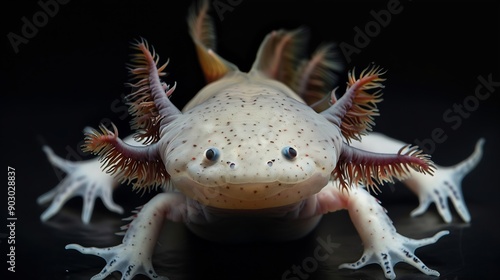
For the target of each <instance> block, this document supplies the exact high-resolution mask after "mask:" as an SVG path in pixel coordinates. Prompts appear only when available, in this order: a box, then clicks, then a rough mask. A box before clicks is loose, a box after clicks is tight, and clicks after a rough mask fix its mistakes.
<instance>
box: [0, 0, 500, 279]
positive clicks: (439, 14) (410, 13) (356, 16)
mask: <svg viewBox="0 0 500 280" xmlns="http://www.w3.org/2000/svg"><path fill="white" fill-rule="evenodd" d="M214 2H215V1H211V3H214ZM220 2H223V3H229V2H230V1H225V0H220ZM388 2H390V1H370V2H367V1H314V0H309V1H267V2H263V1H250V0H242V1H240V3H238V1H232V3H238V4H237V5H235V6H234V7H233V9H232V10H231V11H226V12H225V13H223V18H221V17H218V15H217V13H215V12H212V15H213V16H214V19H215V24H216V27H217V33H218V37H219V40H218V42H219V48H218V53H219V54H220V55H222V56H223V57H225V58H226V59H228V60H229V61H232V62H233V63H235V64H236V65H238V66H239V67H240V69H241V70H244V71H246V70H248V69H249V68H250V66H251V64H252V62H253V59H254V58H255V54H256V51H257V48H258V46H259V44H260V42H261V40H262V39H263V38H264V36H265V35H266V34H267V33H268V32H269V31H271V30H274V29H280V28H296V27H299V26H307V27H309V29H310V31H311V44H310V47H311V51H312V50H313V49H314V48H315V47H316V46H318V45H319V44H320V43H321V42H337V43H341V42H344V43H347V44H350V45H353V46H356V44H355V42H354V39H355V31H354V27H356V26H357V27H359V28H360V29H364V28H365V26H366V25H367V24H368V23H370V22H373V20H374V18H373V16H372V14H371V13H370V11H372V10H373V11H375V12H378V11H380V10H382V9H387V3H388ZM189 5H190V1H170V2H167V1H162V2H161V3H160V1H140V2H139V1H135V2H130V1H122V2H118V1H107V2H106V4H105V5H104V4H103V3H102V2H98V1H75V0H73V1H70V2H69V3H67V4H64V5H60V6H59V11H57V13H55V15H54V16H53V17H49V18H48V21H47V23H46V24H45V25H43V26H41V27H40V28H38V31H37V32H36V34H35V35H34V36H33V38H30V39H29V41H28V42H27V43H26V44H21V45H20V46H19V50H18V52H17V53H16V52H15V51H14V49H13V47H12V45H11V43H10V42H9V39H8V36H7V34H9V32H13V33H16V34H18V35H21V29H22V26H23V22H22V21H21V18H22V17H27V18H28V19H30V20H31V19H32V17H33V15H34V14H35V13H37V12H39V11H40V10H41V8H40V6H39V5H38V4H37V3H36V1H15V2H14V1H12V2H4V3H3V7H2V12H1V13H2V20H3V24H2V28H5V30H2V35H3V37H2V38H3V39H2V64H1V65H2V73H1V75H0V81H1V92H2V94H1V101H0V103H1V104H2V105H1V106H2V110H1V116H2V132H1V135H2V137H1V139H2V143H1V146H0V147H1V148H2V149H3V151H2V157H1V160H2V166H3V167H4V168H5V167H6V166H12V167H15V168H16V183H17V188H16V206H17V207H16V216H17V218H18V221H17V223H16V232H15V233H16V270H17V272H16V274H13V273H10V272H8V271H7V265H6V263H5V262H4V261H2V265H1V267H0V269H1V270H0V271H1V274H0V275H6V277H7V278H4V277H2V279H21V276H25V277H26V276H27V277H28V278H30V277H31V279H86V278H89V276H91V275H93V274H96V273H97V272H98V271H99V270H100V268H101V267H102V266H103V265H104V262H102V260H100V259H99V258H96V257H90V256H84V255H80V254H78V253H76V252H74V251H66V250H64V245H65V244H67V243H73V242H79V243H81V244H83V245H87V246H110V245H114V244H118V243H119V240H120V239H119V238H116V237H114V236H113V234H112V233H113V232H115V231H117V230H118V228H119V226H120V225H121V224H122V222H121V221H120V220H119V219H120V216H119V215H116V214H112V213H109V212H108V211H107V210H106V209H105V208H104V207H103V206H102V204H101V203H100V202H99V203H97V204H96V210H95V214H94V216H93V218H92V221H91V225H88V226H84V225H81V224H80V221H79V215H80V210H81V200H80V199H73V200H71V201H70V202H69V203H68V204H66V206H65V207H64V208H63V211H62V212H61V213H60V214H59V215H57V216H56V217H54V218H53V219H51V220H50V221H49V222H48V223H46V224H42V223H41V222H40V221H39V215H40V214H41V213H42V212H43V210H44V209H45V207H44V206H38V205H37V204H36V197H38V196H39V195H41V194H42V193H44V192H46V191H48V190H49V189H51V188H52V187H53V186H55V185H56V184H57V183H58V182H59V180H60V179H61V178H62V177H61V174H60V173H58V172H55V170H54V169H53V168H52V167H51V166H50V165H49V163H48V162H47V160H46V158H45V156H44V154H43V153H42V151H41V145H42V144H48V145H50V146H51V147H52V148H53V149H54V151H55V152H56V153H57V154H59V155H62V156H66V157H68V158H70V159H75V158H87V156H86V155H80V154H79V152H78V146H79V143H81V141H82V133H81V131H82V129H83V128H84V127H85V126H88V125H90V126H94V127H95V126H97V125H98V124H99V123H100V122H101V121H103V120H104V121H107V120H110V121H112V122H114V123H115V124H116V125H117V126H118V128H119V129H120V131H121V135H122V136H124V135H128V133H129V130H128V121H129V119H128V117H127V115H126V111H125V107H124V104H123V102H122V100H121V96H122V95H123V94H126V93H127V92H128V89H127V88H125V87H124V83H125V82H127V78H128V76H127V72H126V68H125V64H126V63H127V62H128V60H129V54H130V52H131V50H130V48H129V43H130V42H131V41H132V40H134V39H137V38H139V37H144V38H146V39H147V40H148V41H149V42H150V43H151V44H152V45H154V47H155V49H156V51H157V52H158V53H159V54H160V55H161V58H162V61H165V60H166V59H167V58H170V60H171V62H170V64H169V67H168V69H167V71H168V72H169V73H170V74H169V76H168V77H167V78H166V81H167V82H168V83H173V82H174V81H176V82H177V83H178V86H177V90H176V92H175V94H174V96H173V97H172V101H173V102H174V104H176V105H177V106H178V107H179V108H181V107H182V106H183V105H184V104H185V103H186V102H187V101H188V100H189V99H190V98H191V97H192V96H194V94H195V93H196V92H197V91H198V90H199V89H200V88H201V87H203V85H204V79H203V76H202V74H201V70H200V69H199V66H198V63H197V57H196V55H195V51H194V48H193V44H192V43H191V41H190V38H189V36H188V32H187V25H186V20H185V18H186V14H187V10H188V7H189ZM400 6H401V7H402V11H401V12H400V13H399V14H395V15H392V17H391V19H390V21H389V23H388V25H387V26H386V27H382V28H381V29H380V31H379V32H376V34H375V35H374V36H373V37H372V38H371V39H370V42H369V43H368V44H367V45H366V46H364V47H362V48H360V52H359V53H356V54H353V55H352V56H351V57H350V58H351V59H352V61H350V62H349V63H348V62H346V70H347V69H352V68H353V67H356V69H358V70H361V69H363V68H364V67H366V66H367V65H369V64H370V63H372V62H374V63H376V64H379V65H381V66H382V67H384V68H386V69H388V73H387V78H388V80H387V81H386V83H385V85H386V88H385V90H384V102H382V104H381V105H380V106H379V108H380V111H381V116H380V117H377V118H376V123H377V125H376V127H375V130H376V131H379V132H383V133H386V134H388V135H389V136H391V137H394V138H397V139H400V140H402V141H405V142H408V143H415V140H416V139H420V140H422V139H425V138H429V137H431V135H432V131H433V130H435V129H442V130H443V131H444V133H445V135H446V136H447V139H446V140H445V141H444V142H443V143H439V144H436V146H435V147H434V149H432V151H431V152H432V156H433V159H434V161H435V162H436V163H437V164H440V165H451V164H455V163H457V162H459V161H460V160H463V159H464V158H466V157H467V156H468V155H470V153H471V152H472V150H473V147H474V144H475V142H476V141H477V140H478V139H479V138H480V137H484V138H485V139H486V144H485V154H484V157H483V159H482V161H481V163H480V164H479V166H478V167H477V168H476V169H475V170H474V171H473V172H472V173H471V174H470V175H468V176H467V177H466V178H465V179H464V182H463V185H464V194H465V197H466V199H467V202H468V205H469V207H470V210H471V215H472V223H470V224H468V225H467V224H463V223H461V221H460V219H459V218H458V216H457V215H456V214H455V213H454V220H453V223H452V224H451V225H446V224H444V223H443V222H442V220H441V218H440V217H439V216H438V214H437V212H436V211H435V208H434V207H433V206H432V207H431V208H430V211H429V213H426V214H425V215H423V216H422V217H419V218H416V219H411V218H409V217H408V213H409V212H410V211H411V209H413V208H415V207H416V206H417V204H418V201H417V198H416V197H415V196H414V195H413V194H411V193H410V192H409V191H408V190H407V189H406V188H405V187H403V185H401V184H399V183H398V184H396V186H395V188H389V187H387V188H385V189H383V190H384V193H383V194H382V195H381V199H382V201H383V203H384V206H386V208H387V209H388V210H389V215H390V217H391V218H392V219H393V220H394V223H395V225H396V227H397V228H398V231H399V232H401V233H402V234H405V235H408V236H410V237H416V238H422V237H425V236H429V235H431V234H433V233H435V232H437V231H438V230H440V229H449V230H451V234H450V235H449V236H447V237H444V238H443V239H442V240H441V241H439V242H438V243H437V244H435V245H432V246H428V247H426V248H423V249H420V250H419V251H417V253H418V254H419V256H420V257H421V258H422V259H423V260H424V262H426V263H427V264H428V265H429V266H430V267H431V268H435V269H437V270H439V271H440V272H441V273H442V279H471V278H473V277H480V276H481V277H487V276H491V277H492V276H494V275H498V269H497V268H496V265H497V262H498V261H499V260H500V258H499V257H498V250H499V249H500V246H499V245H498V242H499V240H498V238H499V236H500V231H499V229H498V214H499V209H500V208H499V206H498V197H499V194H500V191H499V184H498V177H497V176H496V175H497V174H498V169H497V168H496V167H497V163H496V162H497V161H498V156H499V155H500V153H499V148H498V141H499V139H500V137H499V129H498V128H499V125H498V122H497V119H498V117H499V110H498V105H500V104H499V97H498V93H499V92H500V87H496V88H495V89H496V91H495V92H492V93H491V95H490V96H489V97H488V98H487V99H486V100H484V101H479V103H478V106H477V108H474V110H472V111H471V112H469V114H468V116H467V117H459V119H460V121H461V123H460V124H459V125H458V124H457V125H456V127H454V125H455V124H456V123H455V121H453V122H450V121H449V120H446V119H444V118H443V114H444V113H445V112H447V111H448V110H450V109H453V108H454V107H453V106H454V104H463V103H464V101H466V100H469V101H470V100H472V99H473V98H472V97H471V96H473V95H474V92H475V88H476V86H477V85H479V81H478V77H479V76H482V77H487V76H488V75H491V76H492V80H494V81H500V71H499V65H500V63H499V62H500V59H499V50H500V45H499V36H500V29H499V28H500V4H499V3H498V2H496V1H489V2H487V1H461V2H457V1H428V2H426V1H403V0H401V1H400ZM339 79H340V82H339V83H340V85H341V86H342V85H344V84H345V79H346V74H345V72H344V73H343V75H342V76H341V77H340V78H339ZM470 104H472V103H470ZM453 115H454V116H458V115H457V114H455V113H453ZM4 176H5V177H7V174H6V172H5V174H4ZM5 182H6V180H4V184H6V183H5ZM6 195H7V191H6V185H5V190H4V191H1V192H0V197H1V198H2V199H1V200H0V201H2V203H0V205H4V206H3V209H0V213H1V216H0V217H2V218H1V219H0V220H1V222H0V223H5V224H7V222H6V218H5V217H6V215H7V211H6V208H7V205H6V198H5V197H6ZM152 195H153V193H151V194H146V195H144V196H143V197H139V195H138V194H135V193H133V192H132V191H131V190H130V189H129V188H127V187H122V188H120V189H119V190H117V192H116V193H115V200H116V202H118V203H119V204H121V205H124V206H125V208H126V211H127V212H128V211H130V209H132V208H133V207H135V206H138V205H140V204H142V203H144V202H145V201H147V199H148V198H149V197H151V196H152ZM6 232H7V229H6V228H4V227H3V226H2V227H0V233H6ZM329 234H331V236H332V239H333V240H334V241H335V242H338V243H339V244H340V247H339V248H338V254H335V255H334V256H332V257H331V258H330V259H329V260H328V261H327V262H325V263H321V264H320V266H319V268H318V269H317V271H316V272H315V273H313V274H311V277H310V278H309V279H313V278H314V279H326V278H332V277H336V278H341V279H355V278H356V279H360V278H361V279H383V274H382V273H381V270H380V268H378V267H377V266H369V267H367V268H364V269H362V270H360V271H358V272H352V271H348V270H338V269H337V266H338V265H339V264H340V263H343V262H350V261H355V260H357V258H359V257H360V255H361V253H362V250H361V247H360V241H359V238H358V237H357V235H356V233H355V231H354V228H353V226H352V224H351V223H350V221H349V219H348V216H347V213H345V212H341V213H334V214H331V215H327V217H325V219H324V220H323V221H322V223H321V224H320V226H319V228H318V229H317V230H316V231H315V232H314V233H313V234H312V235H311V236H309V237H307V238H305V239H303V240H299V241H296V242H292V243H285V244H274V245H273V244H252V245H239V246H236V247H232V246H225V245H219V244H211V243H209V242H205V241H202V240H199V239H197V238H196V237H194V236H193V235H191V234H190V233H188V232H187V231H186V230H185V229H184V228H183V227H182V226H181V225H171V233H170V234H169V235H168V237H169V239H168V238H167V239H168V240H167V241H165V242H166V243H167V244H170V245H164V248H166V250H167V253H165V254H163V255H162V256H161V257H160V259H161V258H162V257H163V258H164V259H165V262H166V264H164V265H163V266H162V265H158V266H155V267H158V268H157V271H158V272H159V273H160V274H162V275H168V276H169V277H171V279H202V277H203V279H240V278H241V279H281V275H282V273H283V272H284V271H285V270H287V269H290V267H291V266H292V265H293V264H300V263H301V261H302V260H303V259H304V258H306V257H307V256H310V255H311V252H312V251H313V250H314V248H315V247H316V246H317V243H316V241H315V238H316V237H317V236H322V237H325V236H327V235H329ZM1 241H2V242H1V243H0V248H1V250H0V253H1V255H2V258H1V259H2V260H3V259H4V258H5V255H6V254H7V248H6V245H7V242H6V240H5V239H2V240H1ZM396 274H397V275H398V277H400V279H427V278H428V277H426V276H424V275H423V274H420V273H419V272H417V271H416V270H415V269H413V268H410V267H409V266H407V265H398V266H397V269H396ZM115 276H116V275H115ZM28 278H22V279H28ZM431 278H432V277H431Z"/></svg>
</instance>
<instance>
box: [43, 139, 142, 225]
mask: <svg viewBox="0 0 500 280" xmlns="http://www.w3.org/2000/svg"><path fill="white" fill-rule="evenodd" d="M125 141H126V142H127V143H128V144H131V145H141V144H140V143H138V142H136V141H135V140H133V137H131V136H129V137H127V138H126V139H125ZM42 149H43V151H44V152H45V154H46V155H47V158H48V160H49V162H50V163H51V164H52V165H53V166H55V167H57V168H59V169H61V170H62V171H63V172H64V173H66V177H65V178H64V179H63V180H62V181H61V182H59V184H57V186H56V187H54V188H53V189H52V190H50V191H48V192H46V193H44V194H42V195H41V196H40V197H38V199H37V202H38V204H46V203H49V202H50V206H49V207H48V208H47V209H46V210H45V211H44V212H43V213H42V215H41V216H40V219H41V220H42V221H46V220H48V219H50V218H51V217H53V216H54V215H56V214H57V213H58V212H59V210H60V209H61V208H62V206H63V205H64V204H65V203H66V202H67V201H68V200H70V199H71V198H73V197H76V196H81V197H82V198H83V211H82V215H81V217H82V221H83V222H84V223H86V224H87V223H89V222H90V218H91V217H92V212H93V210H94V204H95V201H96V199H97V198H100V199H101V200H102V202H103V203H104V205H105V206H106V208H107V209H109V210H110V211H112V212H115V213H118V214H122V213H123V208H122V207H120V206H119V205H117V204H116V203H115V202H114V200H113V190H114V188H115V187H116V186H117V185H118V181H117V180H115V178H114V177H113V176H111V175H109V174H107V173H106V172H104V171H102V170H101V163H100V162H99V160H98V159H97V158H95V159H90V160H85V161H69V160H66V159H63V158H61V157H59V156H57V155H56V154H55V153H54V152H53V151H52V149H51V148H50V147H48V146H43V147H42Z"/></svg>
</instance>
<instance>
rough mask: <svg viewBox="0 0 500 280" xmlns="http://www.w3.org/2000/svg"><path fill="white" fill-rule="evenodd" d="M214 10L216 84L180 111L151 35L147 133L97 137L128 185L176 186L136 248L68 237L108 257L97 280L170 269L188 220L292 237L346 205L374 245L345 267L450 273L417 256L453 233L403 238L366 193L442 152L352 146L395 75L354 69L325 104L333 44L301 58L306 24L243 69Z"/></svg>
mask: <svg viewBox="0 0 500 280" xmlns="http://www.w3.org/2000/svg"><path fill="white" fill-rule="evenodd" d="M207 10H208V4H207V2H206V1H205V2H203V3H201V5H200V6H199V7H198V9H196V8H193V9H192V11H191V14H190V16H189V24H190V29H191V35H192V38H193V41H194V43H195V45H196V48H197V52H198V56H199V59H200V62H201V66H202V69H203V72H204V74H205V77H206V79H207V81H208V82H209V84H208V85H207V86H206V87H205V88H203V89H202V90H201V91H200V92H199V93H198V94H197V95H196V96H195V97H194V98H193V99H192V100H191V102H189V103H188V104H187V105H186V107H185V108H184V109H183V110H182V111H180V110H178V109H177V108H176V107H175V106H174V105H173V104H172V103H171V102H170V100H169V98H168V97H169V96H170V95H171V94H172V93H173V92H174V90H175V89H176V85H174V86H172V87H171V86H169V85H167V84H165V83H164V82H162V81H161V80H160V77H161V76H162V75H163V74H164V73H163V70H164V69H165V67H166V64H165V65H163V66H159V65H158V62H159V56H158V55H157V54H156V53H154V51H151V48H150V47H149V46H148V44H147V43H146V42H145V41H144V40H142V41H138V42H137V43H136V44H135V45H134V47H135V49H137V50H138V51H139V52H138V54H137V55H136V56H135V58H134V60H133V63H134V66H133V67H132V68H131V73H132V74H133V75H135V78H136V82H135V83H134V84H133V85H132V86H133V88H134V91H133V92H132V94H130V96H128V100H129V102H130V104H131V109H130V112H131V115H132V116H133V118H134V120H133V122H132V125H133V128H135V129H137V134H136V135H135V138H134V139H135V140H132V138H131V137H128V139H127V140H126V141H123V140H121V139H120V138H118V132H117V130H116V128H114V130H109V129H108V128H106V127H104V126H101V127H100V129H99V130H93V129H91V130H90V129H89V130H87V132H86V142H85V146H84V149H85V150H87V151H91V152H93V153H95V154H98V155H99V156H100V157H101V160H102V161H103V162H104V167H105V169H106V170H107V171H108V172H110V173H112V174H113V176H115V178H117V180H119V181H121V182H128V183H131V184H133V185H134V187H135V188H138V189H143V188H148V187H154V186H162V187H164V188H165V189H166V190H167V191H166V192H164V193H161V194H158V195H156V196H155V197H154V198H153V199H152V200H151V201H149V202H148V203H147V204H145V205H144V206H143V207H142V208H141V209H140V211H139V212H138V213H137V214H136V215H134V216H132V217H131V218H130V219H131V222H130V224H129V225H128V226H126V227H124V228H126V229H127V231H126V233H125V236H124V239H123V242H122V244H119V245H117V246H115V247H111V248H85V247H82V246H80V245H77V244H70V245H68V246H67V248H68V249H76V250H78V251H80V252H82V253H85V254H93V255H97V256H100V257H102V258H104V259H105V260H106V262H107V265H106V266H105V267H104V269H103V270H102V271H101V272H100V274H98V275H96V276H95V277H94V278H93V279H103V278H105V277H106V276H108V275H109V274H110V273H112V272H113V271H120V272H121V273H122V279H131V278H133V277H134V276H135V275H137V274H144V275H147V276H149V277H151V278H154V279H156V278H158V277H159V276H158V275H157V274H156V273H155V270H154V268H153V266H152V261H151V258H152V254H153V251H154V248H155V246H156V242H157V239H158V236H159V234H160V231H161V229H162V227H163V223H164V221H165V220H166V219H168V220H172V221H176V222H184V223H185V224H186V226H187V227H188V228H189V229H191V230H192V231H193V232H194V233H196V234H197V235H199V236H201V237H203V238H206V239H209V240H214V241H236V242H237V241H242V240H247V239H259V240H261V239H265V240H281V241H284V240H294V239H297V238H301V237H303V236H305V235H307V234H308V233H310V232H311V231H312V230H313V229H314V228H315V226H316V225H317V224H318V222H319V220H320V218H321V216H322V215H323V214H326V213H329V212H333V211H337V210H341V209H347V210H348V211H349V215H350V217H351V219H352V222H353V223H354V225H355V227H356V229H357V231H358V233H359V235H360V237H361V239H362V241H363V245H364V254H363V255H362V256H361V258H360V259H359V260H358V261H356V262H353V263H349V264H343V265H341V266H340V267H341V268H350V269H358V268H361V267H363V266H365V265H367V264H370V263H377V264H379V265H380V266H381V268H382V269H383V271H384V273H385V276H386V277H387V278H391V279H392V278H395V272H394V265H395V264H396V263H398V262H406V263H408V264H410V265H412V266H414V267H415V268H417V269H418V270H420V271H421V272H423V273H425V274H428V275H436V276H437V275H439V273H438V272H437V271H435V270H432V269H430V268H428V267H427V266H426V265H425V264H424V263H423V262H422V261H421V260H420V259H419V258H418V257H417V256H416V255H415V254H414V251H415V249H417V248H419V247H422V246H425V245H429V244H432V243H434V242H436V241H437V240H438V239H439V238H440V237H442V236H444V235H446V234H447V233H448V232H447V231H440V232H438V233H436V234H435V235H434V236H433V237H430V238H425V239H421V240H415V239H411V238H407V237H404V236H402V235H400V234H398V233H397V232H396V229H395V227H394V226H393V225H392V222H391V221H390V219H389V218H388V216H387V214H386V213H385V211H384V209H383V207H382V206H381V205H380V204H379V202H378V201H377V199H376V198H374V197H373V196H372V195H370V194H369V191H368V190H367V189H366V188H374V189H376V188H378V187H377V185H378V184H381V183H383V182H387V181H392V180H394V179H405V178H407V177H408V176H409V175H410V173H412V172H420V173H424V174H428V173H432V172H433V169H434V166H433V164H432V162H431V161H430V159H429V157H428V156H427V155H425V154H423V153H422V152H421V151H420V150H418V149H417V148H415V147H411V146H408V145H406V146H405V145H402V146H401V149H400V150H399V152H397V153H392V154H389V153H384V154H382V153H374V152H368V151H365V150H361V149H358V148H354V147H353V146H351V145H349V143H350V142H351V141H353V140H358V139H361V135H363V134H365V133H366V132H367V131H369V130H370V129H371V125H372V124H373V122H372V120H373V118H372V117H373V116H375V115H376V114H377V110H376V103H377V102H379V101H380V98H379V97H380V93H379V91H378V90H379V89H380V88H382V84H381V83H382V82H383V81H384V79H383V78H382V76H383V74H384V73H383V71H382V70H381V69H380V68H378V67H369V68H367V69H366V70H365V71H363V72H362V73H361V74H360V75H359V78H358V77H356V74H355V73H354V72H351V73H350V75H349V81H348V86H347V90H346V93H345V94H344V95H343V96H342V97H341V98H340V99H338V100H337V99H336V98H335V95H334V94H332V96H331V97H330V98H327V99H325V100H326V101H329V102H330V103H331V104H333V105H331V106H327V107H326V108H325V109H324V110H323V111H322V112H321V113H317V112H316V111H315V110H314V109H313V108H311V106H309V105H308V104H307V103H306V102H305V101H304V98H307V97H311V96H312V95H313V94H312V93H314V92H315V90H317V88H315V87H317V86H318V84H319V85H322V86H323V87H325V86H328V85H329V82H328V77H325V74H324V73H325V72H327V71H325V70H331V69H332V68H334V67H335V66H334V63H333V60H332V58H331V57H330V56H328V51H329V50H330V49H329V47H326V48H320V49H319V50H318V52H316V53H315V54H314V56H313V58H312V59H311V60H309V61H307V62H305V63H303V64H300V63H298V61H297V59H295V58H293V57H294V56H293V54H294V50H295V49H296V47H297V46H299V45H300V44H301V43H302V42H303V38H302V37H301V36H300V35H301V32H300V31H291V32H289V31H282V30H281V31H274V32H272V33H270V34H269V35H268V36H267V37H266V39H265V40H264V42H263V43H262V45H261V47H260V49H259V53H258V55H257V59H256V61H255V63H254V65H253V67H252V69H251V70H250V71H249V72H248V73H243V72H241V71H239V70H238V68H237V67H236V66H234V65H233V64H231V63H230V62H227V61H226V60H224V59H223V58H221V57H220V56H218V55H217V54H216V53H215V51H214V50H213V47H212V45H213V40H214V34H213V26H212V23H211V19H210V17H209V16H208V14H207ZM291 54H292V55H291ZM291 57H292V58H291ZM298 64H299V66H302V67H298V66H297V65H298ZM294 67H295V68H297V67H298V69H299V70H295V69H294ZM318 73H323V74H321V75H319V74H318ZM297 81H298V82H297ZM372 91H373V92H374V93H370V92H372ZM317 99H318V98H317ZM323 101H324V100H323ZM323 101H322V100H319V101H318V102H317V104H321V103H323V104H324V102H323ZM313 107H314V106H313ZM48 152H49V154H50V151H48ZM52 158H53V159H54V156H52ZM476 159H477V156H476ZM54 161H57V160H54ZM476 161H477V160H476ZM59 163H60V162H59ZM410 170H411V171H410ZM107 204H108V205H111V203H110V202H109V201H108V202H107Z"/></svg>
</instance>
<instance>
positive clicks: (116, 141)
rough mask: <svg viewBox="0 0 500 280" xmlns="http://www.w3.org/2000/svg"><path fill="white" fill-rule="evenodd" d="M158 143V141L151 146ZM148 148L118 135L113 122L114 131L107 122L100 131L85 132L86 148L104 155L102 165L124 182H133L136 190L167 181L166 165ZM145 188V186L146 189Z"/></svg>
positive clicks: (84, 147) (86, 150)
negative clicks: (131, 143) (108, 127)
mask: <svg viewBox="0 0 500 280" xmlns="http://www.w3.org/2000/svg"><path fill="white" fill-rule="evenodd" d="M151 146H156V144H153V145H150V146H149V147H151ZM144 148H145V147H138V146H131V145H127V144H126V143H124V142H123V141H122V140H121V139H120V138H118V131H117V129H116V127H115V126H114V125H113V131H110V130H109V129H107V128H106V127H105V126H104V125H101V126H100V127H99V130H96V129H92V131H90V132H87V133H86V135H85V144H84V146H83V150H84V151H85V152H92V153H94V154H96V155H99V156H101V162H102V168H103V169H104V170H106V171H107V172H108V173H110V174H114V175H116V178H117V179H118V181H120V182H121V183H127V184H129V183H131V181H133V180H136V181H135V182H134V184H133V186H134V189H138V188H141V187H144V186H149V185H153V186H155V187H156V186H159V185H163V184H164V182H165V181H166V180H167V177H166V176H165V174H167V171H166V170H165V165H164V164H163V162H162V161H161V160H160V158H159V157H158V156H157V155H156V154H155V153H152V152H153V151H155V150H152V149H149V150H148V151H149V152H145V150H144ZM145 189H146V188H144V190H145Z"/></svg>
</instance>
